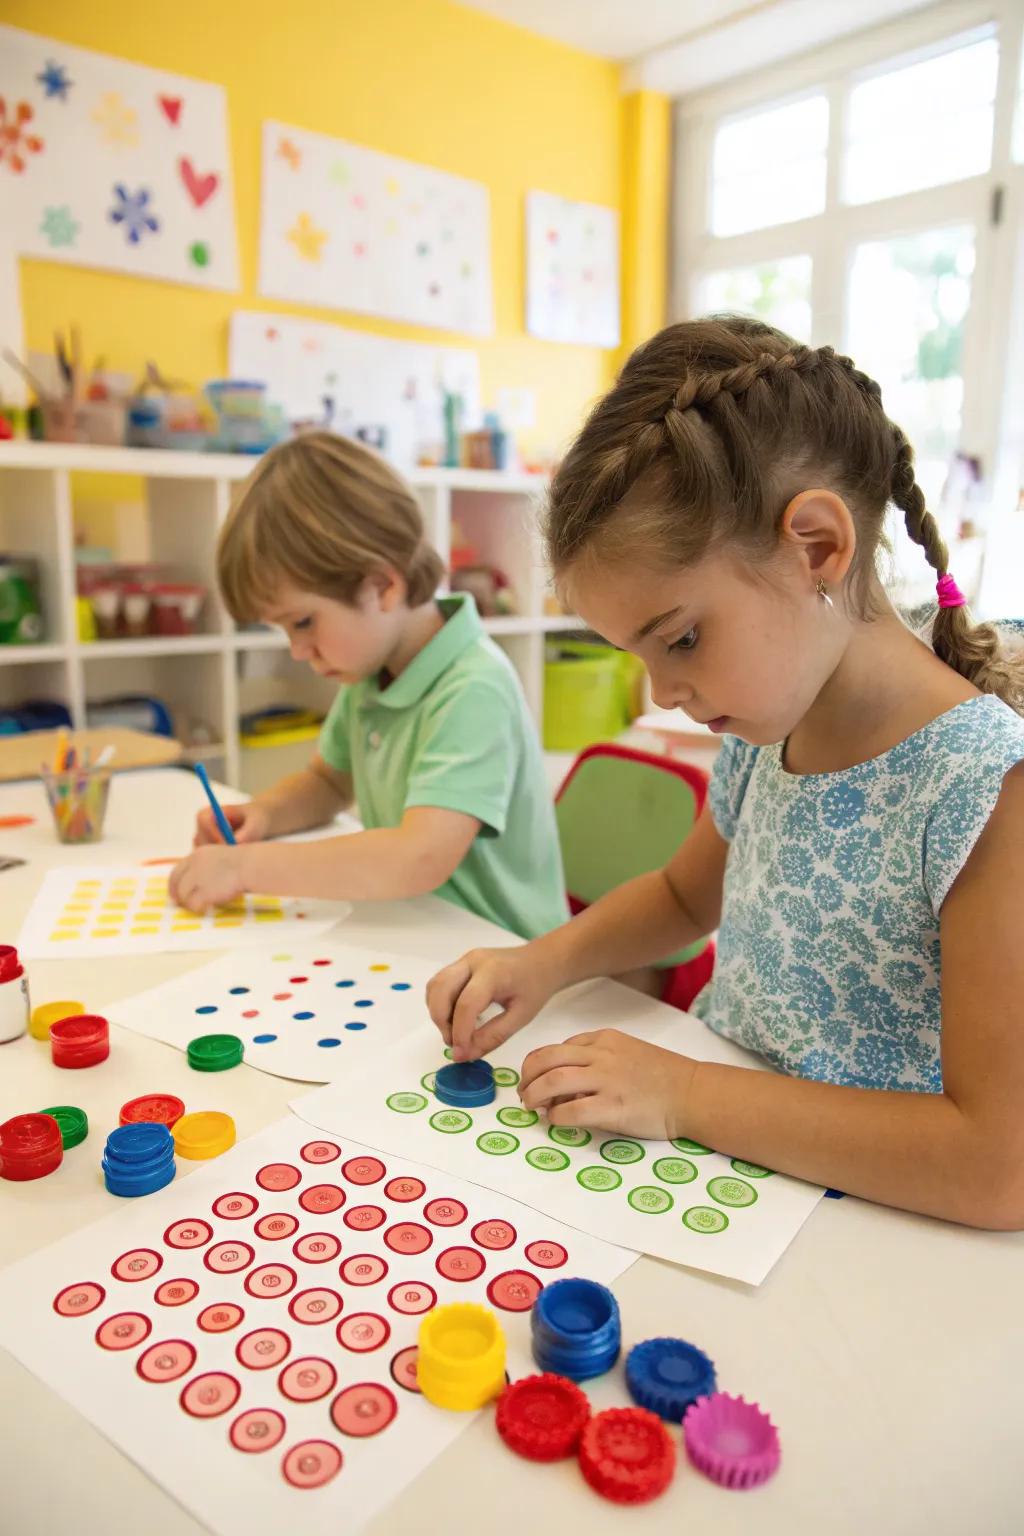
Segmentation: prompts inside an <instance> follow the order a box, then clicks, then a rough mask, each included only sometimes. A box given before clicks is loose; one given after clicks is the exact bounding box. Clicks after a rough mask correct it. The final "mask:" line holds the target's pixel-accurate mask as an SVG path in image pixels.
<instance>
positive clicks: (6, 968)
mask: <svg viewBox="0 0 1024 1536" xmlns="http://www.w3.org/2000/svg"><path fill="white" fill-rule="evenodd" d="M24 969H25V967H24V966H23V965H22V963H21V961H20V960H19V959H18V951H17V950H16V949H15V947H14V945H13V944H0V983H2V982H5V981H17V979H18V977H19V976H20V975H21V974H22V972H23V971H24Z"/></svg>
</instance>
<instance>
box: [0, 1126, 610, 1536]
mask: <svg viewBox="0 0 1024 1536" xmlns="http://www.w3.org/2000/svg"><path fill="white" fill-rule="evenodd" d="M86 1155H87V1154H86ZM261 1170H267V1171H263V1172H261ZM53 1177H55V1178H58V1179H59V1177H60V1173H59V1171H58V1173H57V1174H56V1175H54V1176H53ZM304 1201H306V1202H307V1203H308V1204H309V1206H310V1207H311V1210H308V1209H307V1208H306V1206H304V1204H303V1202H304ZM112 1203H113V1204H114V1205H116V1209H114V1210H113V1212H112V1214H111V1215H110V1216H109V1217H108V1218H106V1219H104V1220H103V1221H100V1222H97V1223H96V1224H95V1225H94V1226H91V1227H87V1228H85V1229H84V1230H83V1231H81V1232H77V1233H74V1234H72V1235H71V1236H69V1237H67V1238H64V1239H63V1240H62V1241H61V1242H59V1243H56V1244H54V1245H53V1247H51V1248H47V1249H44V1250H42V1251H41V1252H39V1253H35V1254H33V1255H31V1257H29V1258H27V1259H25V1260H23V1261H22V1262H21V1263H18V1264H15V1265H13V1266H12V1267H11V1268H9V1269H7V1270H5V1271H4V1272H3V1273H2V1274H0V1344H2V1345H3V1346H4V1347H5V1348H6V1349H8V1350H9V1351H10V1352H11V1354H13V1355H14V1356H15V1357H16V1358H17V1359H19V1360H20V1361H21V1362H22V1364H24V1365H25V1366H27V1368H28V1369H29V1370H30V1371H32V1372H33V1373H34V1374H35V1375H36V1376H38V1377H40V1378H41V1379H42V1380H43V1381H45V1382H46V1383H47V1384H48V1385H49V1386H51V1387H52V1388H53V1390H54V1391H55V1392H57V1393H59V1394H60V1396H61V1397H63V1398H65V1399H66V1400H67V1401H68V1402H69V1403H71V1404H72V1405H73V1406H74V1407H75V1408H77V1409H78V1410H79V1412H80V1413H82V1414H83V1415H84V1416H85V1417H86V1418H87V1419H88V1420H89V1421H90V1422H91V1423H92V1424H94V1425H95V1426H96V1427H97V1428H98V1429H99V1430H100V1431H101V1433H102V1434H104V1435H106V1436H107V1438H108V1439H109V1440H111V1441H112V1442H113V1443H114V1444H115V1445H116V1446H117V1447H118V1448H119V1449H120V1450H121V1451H123V1452H124V1453H125V1455H127V1456H129V1457H131V1459H132V1460H133V1461H135V1462H136V1463H137V1464H138V1465H139V1466H140V1467H142V1468H143V1470H144V1471H145V1472H147V1473H148V1475H149V1476H150V1477H152V1478H153V1479H154V1480H155V1481H156V1482H158V1483H160V1484H161V1486H162V1487H164V1488H165V1489H166V1490H167V1491H168V1492H169V1493H170V1494H171V1495H172V1496H173V1497H174V1498H176V1499H177V1500H178V1502H179V1503H181V1504H182V1505H184V1506H185V1508H187V1509H189V1510H191V1511H192V1513H193V1514H194V1515H195V1516H196V1517H197V1519H199V1520H201V1521H202V1522H203V1523H204V1524H205V1525H207V1526H209V1528H210V1530H211V1531H214V1532H216V1533H218V1536H253V1532H255V1531H276V1532H288V1531H295V1532H300V1531H301V1532H302V1536H338V1533H339V1532H341V1531H344V1532H352V1531H354V1530H356V1529H358V1528H359V1527H361V1526H362V1525H364V1524H365V1523H366V1521H368V1520H369V1519H370V1518H371V1517H372V1516H373V1515H374V1514H376V1513H377V1512H378V1511H379V1510H380V1509H382V1508H384V1507H385V1506H386V1505H387V1504H388V1503H389V1502H390V1500H391V1499H392V1498H393V1497H394V1496H395V1495H396V1494H397V1493H398V1492H399V1491H400V1490H401V1489H402V1488H403V1487H404V1486H405V1485H406V1484H407V1483H409V1482H410V1481H411V1480H412V1479H413V1478H414V1477H416V1475H417V1474H418V1473H419V1472H420V1471H421V1470H422V1469H423V1468H424V1467H425V1466H426V1465H427V1464H428V1463H429V1462H430V1461H431V1460H432V1459H433V1458H434V1457H435V1456H437V1455H438V1454H439V1453H440V1452H441V1451H442V1450H444V1449H445V1447H446V1446H448V1445H449V1444H450V1443H451V1442H452V1441H453V1440H454V1439H455V1438H456V1437H457V1436H458V1435H459V1434H460V1432H461V1431H462V1429H463V1428H464V1427H465V1426H466V1424H467V1423H469V1422H470V1421H471V1420H472V1418H473V1417H474V1415H472V1414H461V1413H449V1412H445V1411H444V1410H443V1409H440V1408H435V1407H433V1406H432V1405H431V1404H430V1403H428V1402H426V1401H425V1400H424V1398H423V1397H422V1396H420V1395H419V1393H418V1391H417V1390H416V1387H415V1365H414V1363H413V1362H414V1353H415V1344H416V1338H417V1334H418V1331H419V1324H420V1314H421V1313H422V1311H424V1310H427V1309H429V1306H430V1305H431V1304H432V1302H431V1294H432V1293H434V1294H436V1299H437V1302H438V1303H441V1304H444V1303H447V1302H451V1301H478V1302H482V1303H483V1304H484V1305H490V1306H492V1307H493V1308H494V1309H495V1311H496V1313H497V1316H498V1317H499V1319H500V1321H501V1324H502V1328H503V1330H504V1332H505V1335H506V1339H507V1343H508V1369H509V1372H510V1374H511V1375H512V1376H513V1377H516V1376H520V1375H523V1374H527V1373H528V1372H529V1371H530V1370H533V1369H536V1367H535V1366H533V1364H532V1360H531V1358H530V1353H529V1313H528V1310H523V1309H524V1308H528V1306H529V1305H530V1301H531V1299H532V1297H533V1296H534V1295H535V1294H536V1293H537V1292H538V1291H539V1290H540V1289H541V1287H542V1285H543V1284H544V1282H545V1281H546V1280H550V1279H552V1278H556V1277H557V1276H558V1275H560V1274H565V1273H570V1274H582V1275H587V1276H589V1277H590V1278H592V1279H595V1280H599V1281H602V1282H603V1283H606V1284H607V1283H609V1282H610V1281H612V1280H613V1279H615V1277H616V1276H617V1275H619V1274H621V1273H622V1272H623V1270H625V1269H627V1268H628V1267H629V1265H630V1264H631V1263H632V1262H633V1260H634V1259H635V1257H636V1255H635V1254H632V1253H627V1252H625V1251H623V1250H622V1249H618V1248H612V1247H609V1246H608V1245H607V1244H606V1243H601V1242H598V1241H596V1240H595V1239H593V1238H588V1237H584V1236H583V1235H582V1234H580V1233H576V1232H569V1231H567V1230H565V1229H564V1228H562V1227H561V1226H560V1225H559V1224H558V1223H557V1222H552V1221H551V1220H550V1219H548V1218H546V1217H542V1216H539V1215H537V1213H536V1212H535V1211H532V1210H529V1209H527V1208H526V1207H522V1206H518V1205H516V1204H515V1202H514V1201H509V1200H497V1199H495V1197H494V1196H493V1195H491V1194H484V1193H483V1192H481V1191H480V1190H479V1189H474V1188H473V1187H472V1186H469V1185H463V1184H462V1183H460V1182H459V1181H458V1180H456V1179H452V1178H451V1177H450V1176H447V1175H439V1174H436V1173H434V1172H432V1171H431V1170H430V1169H421V1168H418V1167H416V1166H415V1165H413V1164H410V1163H408V1162H406V1161H405V1160H400V1161H399V1160H391V1159H389V1160H388V1162H387V1165H386V1166H385V1165H384V1164H383V1163H382V1162H381V1161H380V1160H378V1159H376V1158H375V1157H373V1155H372V1154H369V1153H367V1152H366V1149H365V1148H361V1147H357V1146H356V1145H354V1144H353V1143H351V1142H350V1141H349V1140H348V1139H347V1138H339V1139H338V1142H336V1143H331V1142H328V1141H327V1140H326V1139H325V1138H319V1137H315V1136H313V1135H312V1134H311V1132H310V1130H309V1128H308V1126H306V1125H305V1124H304V1123H303V1122H302V1121H301V1120H298V1119H296V1118H294V1117H291V1116H289V1117H288V1118H287V1119H285V1120H282V1121H280V1122H278V1124H276V1125H274V1126H272V1127H271V1128H270V1129H268V1130H267V1131H264V1132H262V1133H261V1134H260V1135H258V1136H255V1137H253V1138H251V1140H249V1141H246V1142H242V1143H240V1144H239V1145H238V1146H237V1147H235V1148H233V1150H232V1151H231V1152H228V1153H227V1154H225V1155H224V1156H223V1157H220V1158H218V1159H217V1161H216V1162H215V1163H212V1164H210V1165H209V1166H207V1167H204V1168H202V1169H201V1170H199V1171H198V1172H196V1173H194V1174H192V1175H191V1176H190V1177H189V1178H187V1179H182V1178H180V1176H179V1178H178V1179H176V1180H175V1182H174V1183H173V1184H171V1185H169V1186H168V1188H167V1189H165V1190H162V1191H161V1192H160V1193H158V1194H155V1195H152V1196H149V1197H147V1198H146V1199H144V1200H138V1201H134V1202H133V1201H127V1200H126V1201H124V1202H116V1201H114V1199H113V1197H112ZM335 1207H336V1208H335ZM268 1218H269V1220H268ZM335 1244H340V1248H339V1250H338V1253H337V1255H333V1254H332V1250H333V1248H334V1246H335ZM182 1245H188V1246H182ZM296 1246H298V1247H299V1250H300V1251H299V1253H296V1251H295V1249H296ZM326 1254H332V1256H331V1258H330V1259H327V1258H325V1255H326ZM302 1255H305V1257H302ZM119 1261H120V1262H119ZM439 1264H440V1266H441V1269H439V1268H438V1265H439ZM266 1266H276V1267H274V1268H267V1267H266ZM339 1269H340V1270H343V1271H346V1274H343V1275H341V1276H339ZM115 1270H118V1271H119V1272H120V1274H121V1275H123V1276H127V1277H128V1278H119V1277H118V1275H117V1274H115V1273H114V1271H115ZM442 1271H444V1272H445V1273H442ZM471 1273H473V1274H474V1278H468V1277H469V1275H470V1274H471ZM446 1274H448V1275H455V1276H459V1277H460V1278H457V1279H450V1278H446ZM346 1275H347V1277H346ZM275 1278H276V1279H277V1281H278V1284H277V1285H276V1286H272V1285H271V1282H272V1281H273V1280H274V1279H275ZM247 1286H249V1287H251V1288H252V1289H247ZM101 1291H102V1296H100V1292H101ZM495 1296H497V1297H498V1298H499V1299H498V1300H497V1301H495V1299H494V1298H495ZM509 1307H513V1308H517V1309H520V1310H508V1308H509ZM235 1309H241V1311H242V1312H243V1313H244V1316H243V1317H242V1318H240V1319H239V1320H238V1321H237V1322H236V1323H235V1325H234V1326H226V1325H227V1324H230V1323H231V1321H232V1319H233V1318H234V1316H235ZM403 1309H404V1310H403ZM200 1317H202V1318H203V1322H202V1323H200V1322H199V1321H198V1319H199V1318H200ZM115 1318H118V1319H120V1321H117V1322H115V1321H112V1320H113V1319H115ZM133 1319H134V1320H133ZM335 1319H337V1321H335ZM211 1326H212V1327H216V1328H219V1329H220V1330H221V1331H208V1330H209V1328H210V1327H211ZM257 1330H264V1332H263V1334H262V1336H261V1337H260V1338H256V1337H253V1335H254V1334H255V1333H256V1331H257ZM266 1330H276V1333H269V1332H266ZM339 1331H340V1336H339ZM98 1334H100V1335H101V1336H102V1338H103V1340H104V1341H105V1344H103V1345H101V1344H100V1343H99V1342H98V1339H97V1335H98ZM247 1335H248V1336H249V1337H248V1341H247V1343H246V1344H245V1345H244V1347H242V1358H241V1359H240V1357H239V1355H238V1354H237V1353H236V1351H237V1350H238V1349H239V1348H240V1346H242V1341H243V1340H244V1339H245V1338H246V1336H247ZM111 1345H114V1346H117V1347H116V1348H112V1347H109V1346H111ZM193 1352H194V1358H193ZM246 1362H250V1363H246ZM282 1373H287V1375H285V1376H284V1378H283V1380H282ZM154 1376H157V1377H158V1378H159V1379H152V1378H153V1377H154ZM147 1377H149V1378H150V1379H147ZM199 1377H204V1378H206V1379H205V1380H204V1381H199V1382H197V1378H199ZM332 1378H333V1379H332ZM357 1388H358V1390H355V1389H357ZM295 1392H299V1393H305V1394H306V1395H307V1398H308V1400H306V1401H296V1400H295V1399H294V1397H293V1396H289V1395H288V1394H289V1393H293V1394H294V1393H295ZM313 1394H319V1395H317V1396H315V1397H314V1396H313ZM343 1394H347V1395H345V1396H343ZM339 1398H342V1404H341V1406H340V1407H337V1408H336V1406H335V1405H337V1404H338V1400H339ZM183 1399H184V1401H183ZM260 1410H262V1416H261V1417H260V1418H257V1417H256V1414H257V1413H258V1412H259V1411H260ZM332 1410H333V1411H334V1412H336V1413H337V1415H338V1418H340V1420H341V1423H342V1424H343V1425H344V1429H342V1428H339V1426H338V1420H337V1419H336V1418H335V1417H334V1413H333V1412H332ZM392 1414H393V1417H391V1418H390V1419H389V1415H392ZM197 1415H204V1416H197ZM244 1415H249V1417H248V1418H244V1417H243V1416H244ZM240 1420H241V1423H240V1422H239V1421H240ZM282 1421H283V1433H282V1434H281V1435H280V1438H279V1439H278V1440H277V1441H276V1442H274V1440H273V1436H274V1435H276V1434H277V1433H278V1431H279V1430H280V1429H281V1427H282ZM261 1424H262V1426H263V1427H264V1429H268V1430H270V1433H269V1434H264V1435H263V1436H262V1437H260V1436H259V1435H258V1433H254V1430H257V1431H258V1429H259V1427H260V1425H261ZM247 1425H248V1426H249V1429H248V1432H247V1431H246V1426H247ZM232 1432H234V1434H235V1436H236V1438H237V1439H238V1440H240V1441H241V1443H242V1444H243V1445H244V1446H245V1447H246V1450H245V1451H241V1450H237V1449H235V1446H234V1443H233V1441H232V1438H231V1437H232ZM309 1441H315V1442H319V1443H320V1448H319V1449H317V1448H316V1447H309V1448H307V1450H306V1451H305V1452H299V1453H297V1454H296V1453H295V1447H296V1446H297V1445H300V1444H302V1443H303V1442H309ZM268 1442H269V1443H268ZM338 1453H340V1459H341V1466H340V1470H339V1471H338V1472H337V1473H336V1475H335V1476H334V1477H333V1479H331V1480H330V1481H327V1482H325V1483H323V1484H322V1485H321V1486H319V1487H305V1488H299V1487H293V1486H291V1485H290V1484H289V1482H288V1481H287V1480H286V1477H285V1475H284V1471H283V1468H284V1464H285V1462H286V1461H287V1463H288V1466H289V1468H290V1469H291V1470H292V1471H293V1472H294V1471H295V1469H296V1468H298V1469H299V1474H298V1475H300V1476H302V1475H306V1476H311V1477H312V1476H315V1475H316V1473H315V1471H314V1470H313V1469H314V1465H315V1464H316V1463H317V1462H319V1465H320V1466H325V1465H327V1464H329V1462H330V1461H331V1460H333V1461H335V1462H336V1461H337V1459H338ZM303 1465H305V1467H306V1469H307V1470H306V1473H305V1474H303V1472H302V1467H303Z"/></svg>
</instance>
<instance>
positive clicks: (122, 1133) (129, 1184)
mask: <svg viewBox="0 0 1024 1536" xmlns="http://www.w3.org/2000/svg"><path fill="white" fill-rule="evenodd" d="M102 1168H103V1178H104V1182H105V1183H106V1186H107V1189H108V1190H109V1191H110V1193H111V1194H112V1195H123V1196H125V1197H130V1198H134V1197H136V1196H138V1195H151V1194H152V1193H153V1191H154V1190H157V1189H163V1187H164V1185H165V1184H169V1183H170V1182H171V1180H172V1179H173V1178H174V1174H175V1166H174V1140H173V1138H172V1136H171V1133H170V1131H169V1130H168V1129H167V1126H166V1125H158V1124H157V1123H156V1122H155V1121H152V1122H146V1121H139V1122H137V1123H134V1124H131V1125H120V1126H118V1127H117V1129H116V1130H113V1131H111V1132H110V1135H109V1136H108V1137H107V1142H106V1146H105V1147H104V1150H103V1162H102Z"/></svg>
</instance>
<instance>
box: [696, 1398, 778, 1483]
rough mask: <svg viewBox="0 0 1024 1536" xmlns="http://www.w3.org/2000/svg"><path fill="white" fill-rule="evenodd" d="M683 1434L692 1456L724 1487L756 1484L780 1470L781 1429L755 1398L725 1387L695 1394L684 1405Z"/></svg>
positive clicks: (713, 1480)
mask: <svg viewBox="0 0 1024 1536" xmlns="http://www.w3.org/2000/svg"><path fill="white" fill-rule="evenodd" d="M683 1438H684V1440H685V1442H686V1454H687V1456H688V1457H689V1459H690V1461H691V1462H692V1463H693V1465H694V1466H695V1467H696V1468H697V1471H698V1472H703V1474H704V1476H705V1477H709V1478H710V1479H711V1481H712V1482H713V1483H718V1484H719V1486H720V1487H722V1488H759V1487H760V1485H761V1484H762V1483H766V1482H767V1481H768V1479H769V1478H770V1477H771V1476H773V1474H774V1473H775V1472H777V1471H778V1467H779V1462H780V1460H781V1458H782V1448H781V1446H780V1444H779V1432H778V1430H777V1429H776V1428H775V1425H774V1424H773V1423H772V1421H771V1419H770V1418H769V1417H768V1415H767V1414H766V1413H765V1412H764V1411H763V1409H761V1408H759V1407H758V1405H757V1403H748V1402H746V1401H745V1400H744V1398H742V1397H732V1396H730V1394H729V1393H728V1392H713V1393H712V1394H711V1396H710V1397H701V1398H698V1399H697V1401H696V1402H695V1403H693V1404H692V1405H691V1407H690V1408H688V1409H687V1413H686V1417H685V1418H684V1420H683Z"/></svg>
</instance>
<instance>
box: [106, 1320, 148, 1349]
mask: <svg viewBox="0 0 1024 1536" xmlns="http://www.w3.org/2000/svg"><path fill="white" fill-rule="evenodd" d="M152 1331H153V1324H152V1323H151V1322H150V1320H149V1318H148V1317H144V1316H143V1314H142V1313H141V1312H115V1313H114V1315H113V1317H108V1318H106V1319H105V1320H104V1321H103V1322H102V1323H100V1325H99V1327H98V1328H97V1329H96V1343H97V1344H98V1345H99V1346H100V1348H101V1349H114V1350H120V1349H134V1348H135V1346H136V1345H137V1344H143V1343H145V1341H146V1339H148V1338H149V1335H150V1334H151V1333H152Z"/></svg>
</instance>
